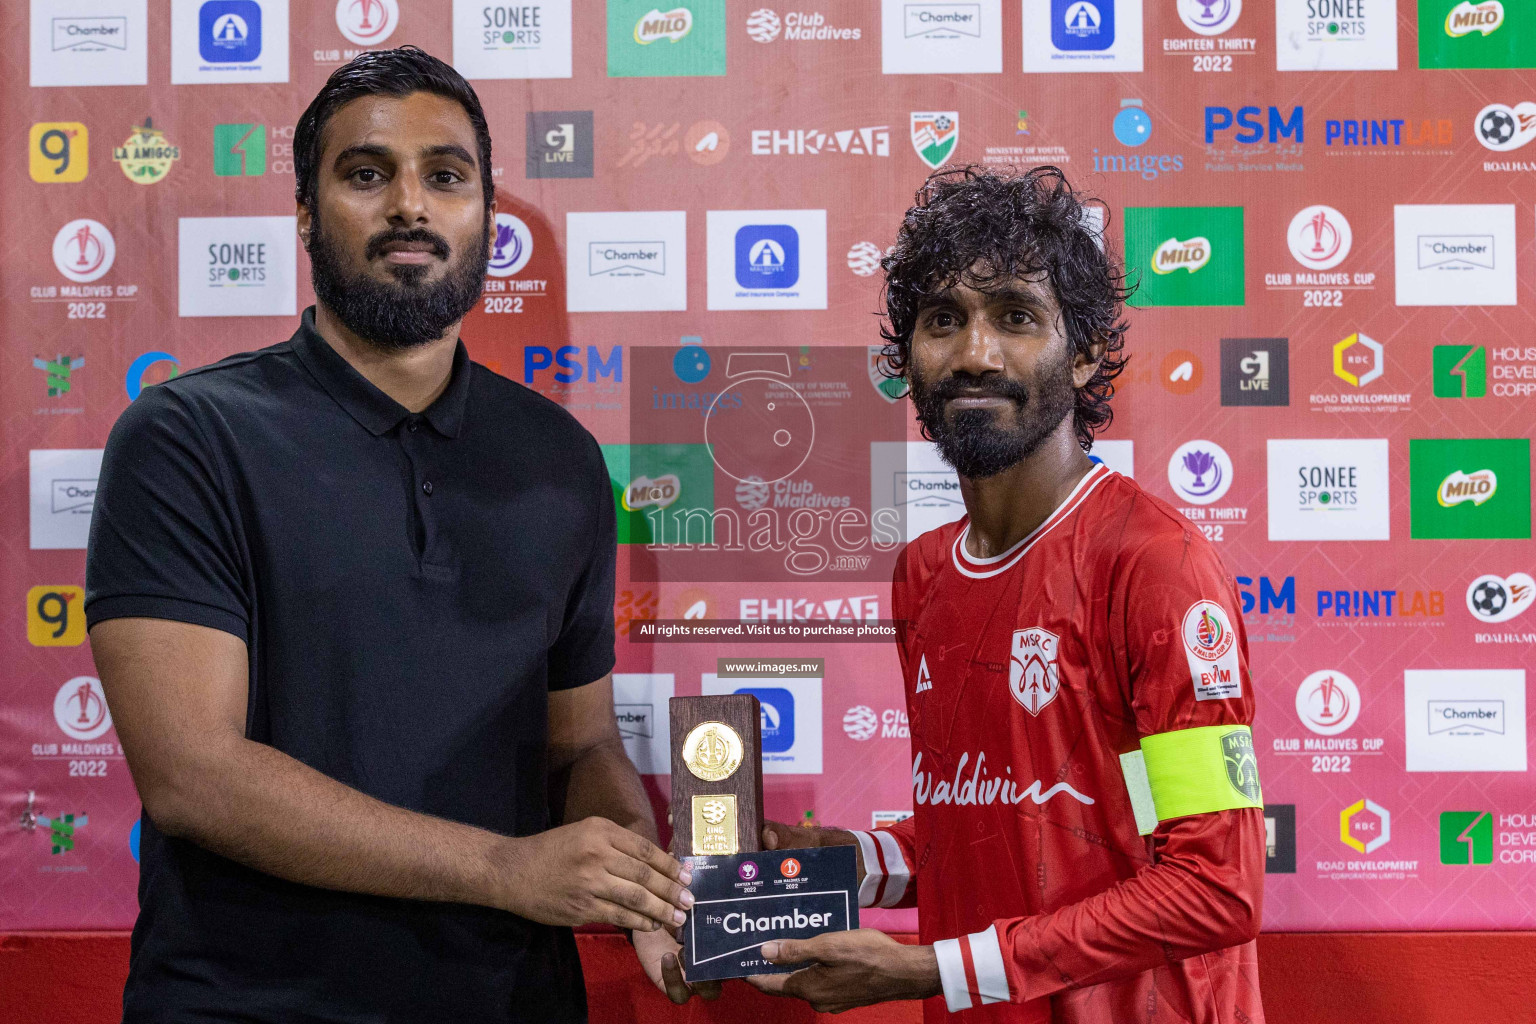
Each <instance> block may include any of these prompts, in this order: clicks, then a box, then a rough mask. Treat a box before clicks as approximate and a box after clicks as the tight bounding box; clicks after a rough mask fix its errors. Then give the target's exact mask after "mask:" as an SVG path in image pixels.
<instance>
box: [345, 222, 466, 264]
mask: <svg viewBox="0 0 1536 1024" xmlns="http://www.w3.org/2000/svg"><path fill="white" fill-rule="evenodd" d="M391 242H425V243H427V244H428V245H430V246H431V247H432V255H434V256H436V257H437V258H438V259H440V260H446V259H447V258H448V256H449V254H450V253H451V252H452V249H451V248H450V247H449V245H448V240H447V239H446V238H444V237H443V236H442V235H439V234H437V233H436V232H434V231H428V230H427V229H426V228H395V229H392V230H389V231H381V232H379V233H378V234H376V235H374V236H373V237H372V238H370V239H368V245H367V246H366V247H365V248H364V249H363V257H364V258H365V259H369V260H376V259H378V258H379V257H380V256H383V255H384V247H385V246H386V245H389V244H390V243H391Z"/></svg>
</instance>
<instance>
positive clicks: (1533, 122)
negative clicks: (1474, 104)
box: [1473, 100, 1536, 153]
mask: <svg viewBox="0 0 1536 1024" xmlns="http://www.w3.org/2000/svg"><path fill="white" fill-rule="evenodd" d="M1473 124H1474V125H1476V127H1477V141H1478V142H1481V143H1482V144H1483V145H1484V146H1485V147H1487V148H1488V149H1491V150H1493V151H1494V152H1496V153H1507V152H1509V151H1510V150H1512V149H1519V148H1520V147H1521V146H1524V145H1525V144H1526V143H1527V142H1530V141H1531V140H1532V139H1533V138H1536V103H1532V102H1531V101H1529V100H1526V101H1524V102H1521V103H1517V104H1515V105H1514V106H1513V107H1510V106H1506V105H1504V104H1503V103H1490V104H1488V106H1486V107H1484V108H1483V109H1482V110H1479V111H1478V112H1477V120H1475V121H1474V122H1473Z"/></svg>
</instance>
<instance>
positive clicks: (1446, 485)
mask: <svg viewBox="0 0 1536 1024" xmlns="http://www.w3.org/2000/svg"><path fill="white" fill-rule="evenodd" d="M1498 490H1499V477H1498V474H1496V473H1495V472H1494V471H1493V470H1491V469H1479V470H1476V471H1474V472H1471V473H1463V472H1462V471H1461V470H1459V469H1455V470H1452V471H1451V473H1450V475H1449V476H1447V477H1446V478H1445V479H1444V480H1441V481H1440V486H1439V487H1438V488H1436V490H1435V500H1436V501H1438V502H1439V503H1440V507H1441V508H1450V507H1452V506H1453V505H1460V504H1461V503H1462V502H1464V501H1470V502H1471V503H1472V504H1473V505H1481V504H1482V503H1483V502H1485V501H1487V500H1488V499H1489V498H1491V497H1493V496H1494V495H1495V494H1497V493H1498Z"/></svg>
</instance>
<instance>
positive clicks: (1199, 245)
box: [1152, 235, 1211, 274]
mask: <svg viewBox="0 0 1536 1024" xmlns="http://www.w3.org/2000/svg"><path fill="white" fill-rule="evenodd" d="M1210 261H1211V240H1210V239H1209V238H1206V237H1205V236H1204V235H1199V236H1196V237H1194V238H1191V239H1190V240H1189V241H1187V242H1181V241H1179V240H1178V239H1177V238H1169V239H1166V240H1164V241H1163V242H1162V244H1160V245H1159V246H1158V247H1157V248H1156V249H1154V250H1153V251H1152V273H1154V274H1171V273H1173V272H1174V271H1175V270H1187V271H1189V272H1190V273H1191V274H1193V273H1194V272H1195V271H1197V270H1199V269H1200V268H1201V267H1203V266H1205V265H1206V264H1207V263H1209V262H1210Z"/></svg>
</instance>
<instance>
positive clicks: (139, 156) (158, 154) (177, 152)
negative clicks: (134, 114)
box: [112, 117, 181, 185]
mask: <svg viewBox="0 0 1536 1024" xmlns="http://www.w3.org/2000/svg"><path fill="white" fill-rule="evenodd" d="M112 159H113V160H114V161H115V162H116V163H117V165H118V166H119V167H121V168H122V169H123V175H124V176H125V177H126V178H127V179H128V180H129V181H132V182H137V183H138V184H140V185H153V184H154V183H155V182H157V181H159V180H161V179H162V178H164V177H165V176H166V175H167V174H169V173H171V165H172V164H173V163H175V162H176V161H177V160H180V159H181V149H180V148H179V147H177V146H173V145H171V144H170V143H169V142H167V141H166V139H165V133H164V132H162V131H160V130H159V129H158V128H156V127H154V124H153V122H152V121H151V120H150V119H149V118H147V117H146V118H145V119H144V124H143V125H141V126H136V127H135V128H134V129H133V134H132V135H130V136H128V138H127V139H126V140H125V141H124V142H123V144H122V145H121V146H118V147H117V148H115V149H113V150H112Z"/></svg>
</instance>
